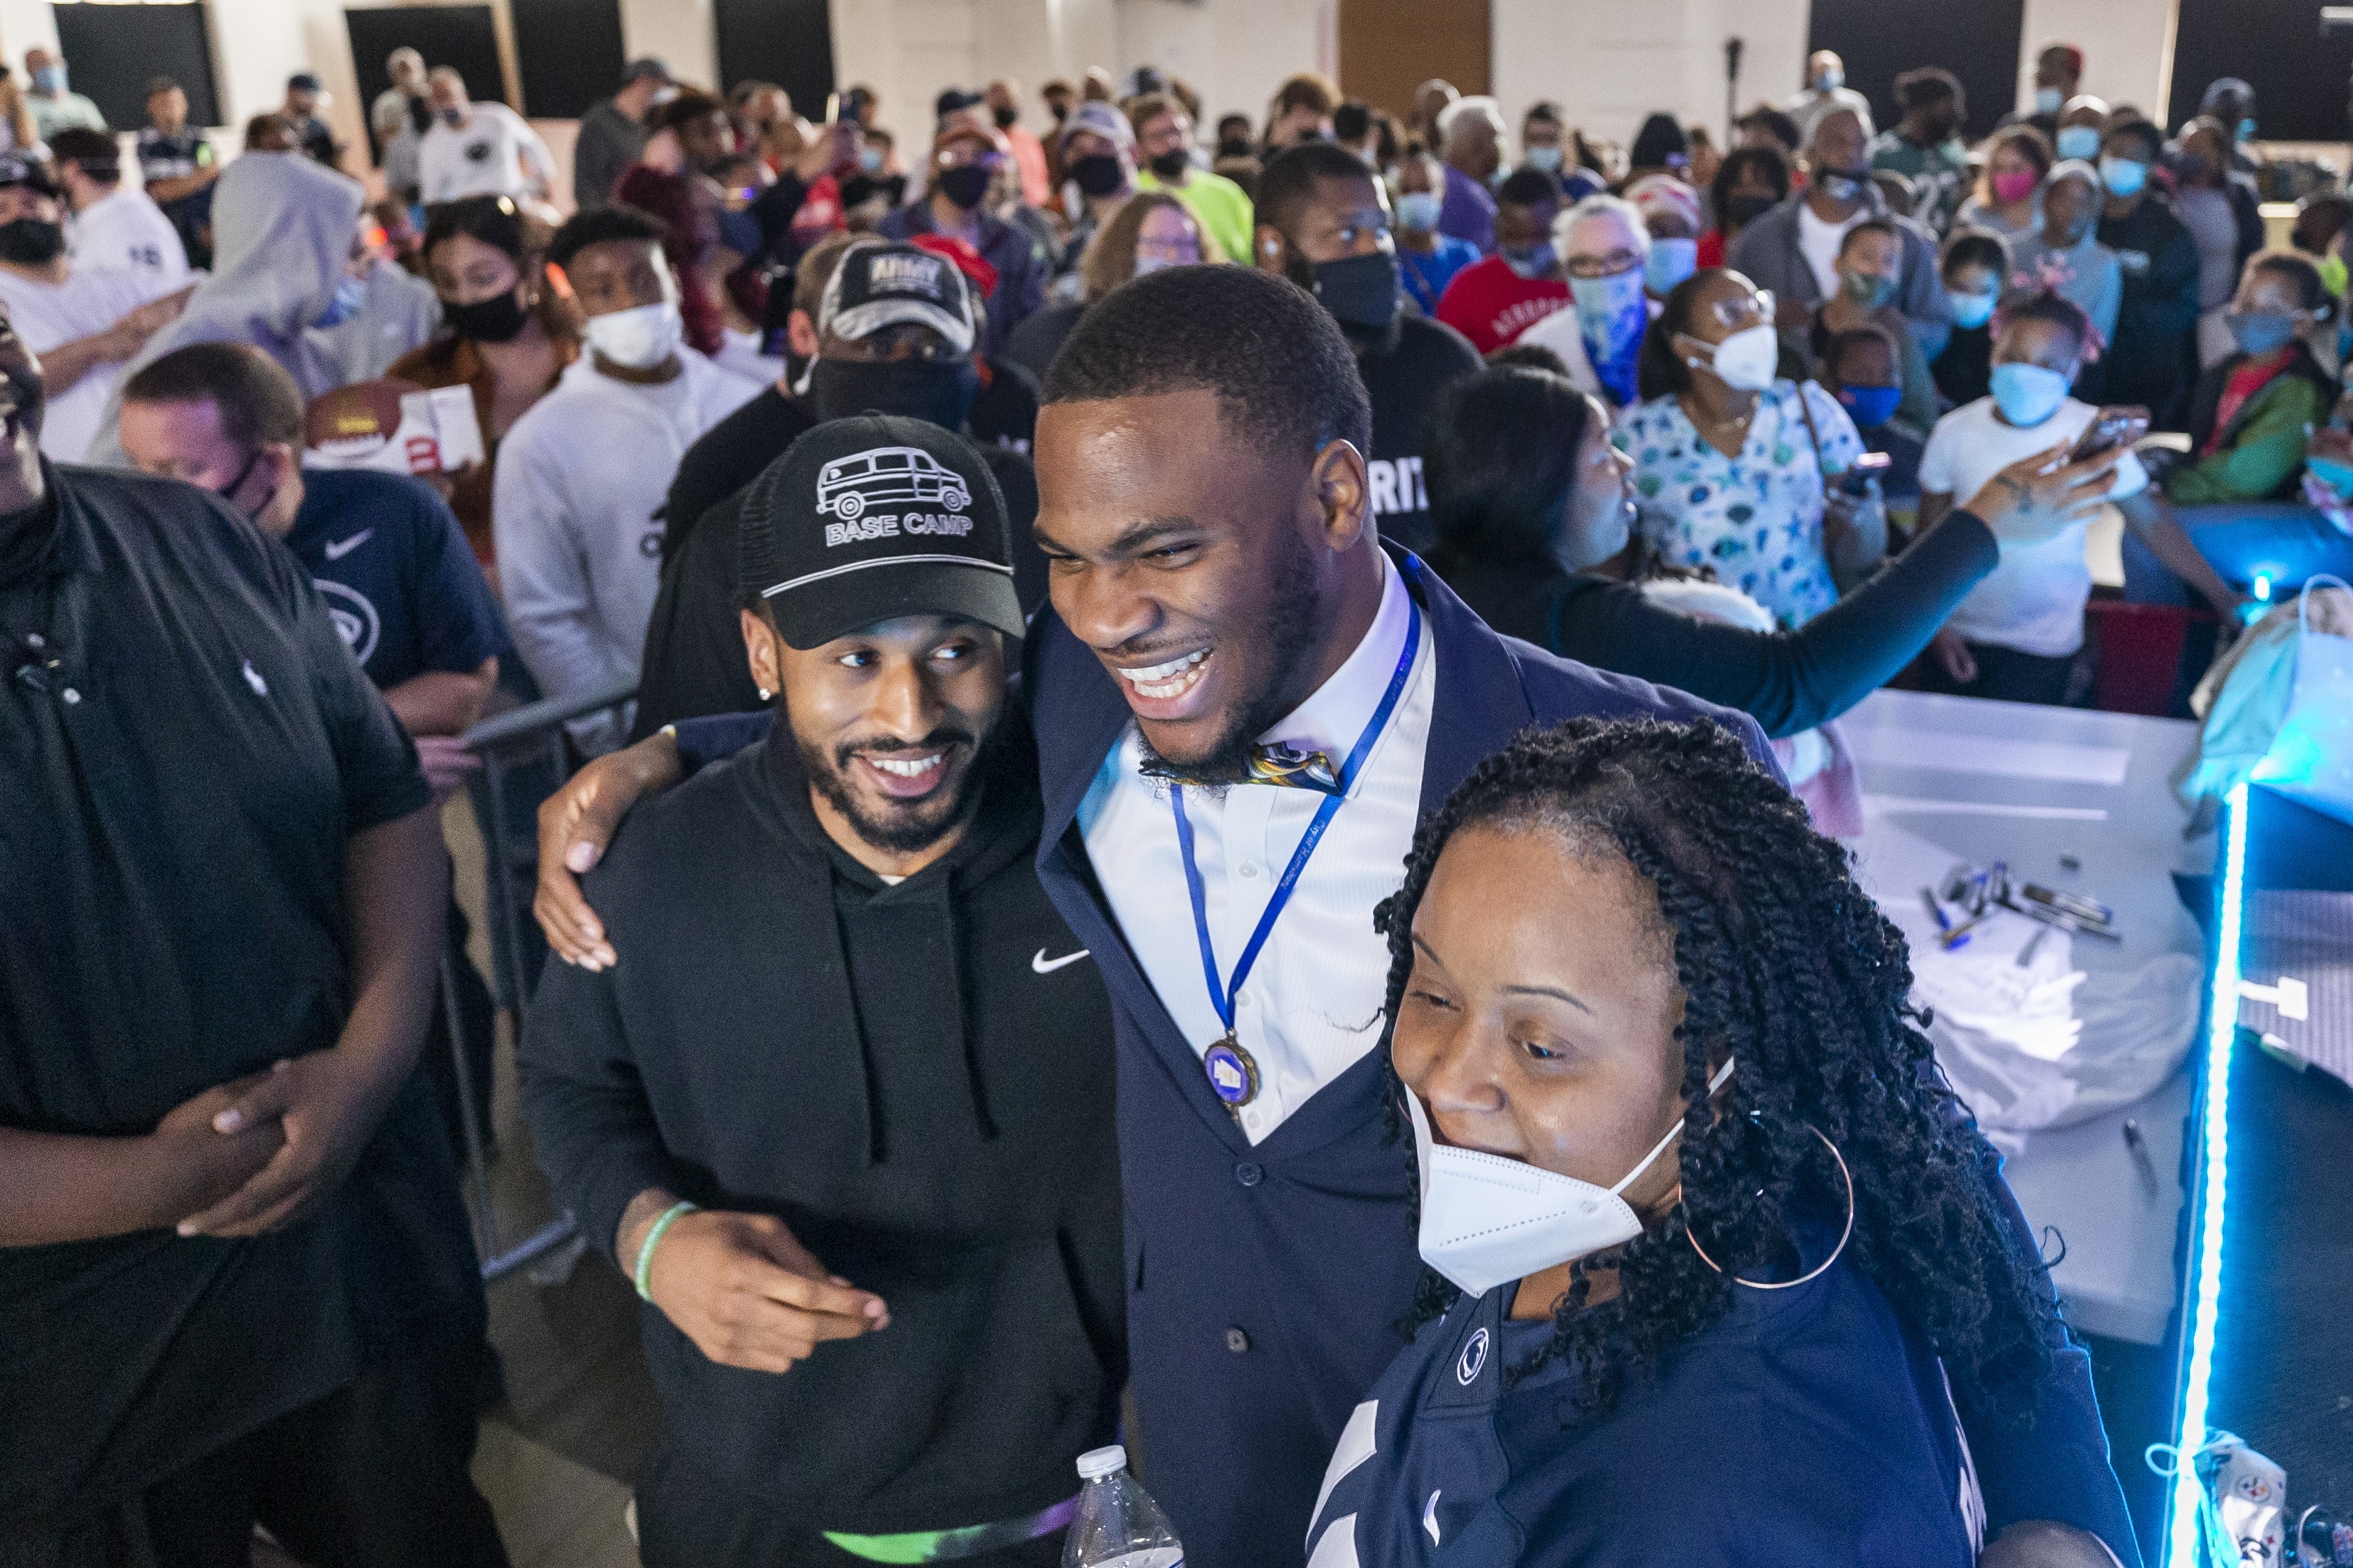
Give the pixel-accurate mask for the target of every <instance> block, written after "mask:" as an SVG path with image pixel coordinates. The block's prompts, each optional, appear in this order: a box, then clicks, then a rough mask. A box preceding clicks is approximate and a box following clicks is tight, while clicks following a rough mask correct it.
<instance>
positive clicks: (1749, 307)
mask: <svg viewBox="0 0 2353 1568" xmlns="http://www.w3.org/2000/svg"><path fill="white" fill-rule="evenodd" d="M1708 309H1709V310H1712V311H1714V312H1715V319H1716V321H1717V323H1718V324H1719V325H1721V326H1722V327H1724V328H1725V330H1726V331H1735V332H1736V331H1740V330H1742V329H1743V328H1745V327H1753V326H1756V325H1757V324H1758V323H1760V322H1762V323H1763V324H1765V325H1767V326H1770V325H1771V324H1772V321H1773V290H1771V289H1758V290H1757V292H1756V293H1754V294H1751V295H1749V296H1748V297H1746V299H1741V300H1717V301H1715V303H1714V304H1712V305H1710V306H1709V307H1708Z"/></svg>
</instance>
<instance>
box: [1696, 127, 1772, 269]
mask: <svg viewBox="0 0 2353 1568" xmlns="http://www.w3.org/2000/svg"><path fill="white" fill-rule="evenodd" d="M1792 183H1793V182H1792V177H1791V172H1790V168H1789V157H1788V153H1784V152H1782V151H1781V149H1780V148H1779V147H1778V146H1763V147H1735V148H1734V149H1733V150H1732V151H1731V152H1729V153H1725V155H1724V162H1723V163H1720V164H1718V165H1717V167H1716V171H1715V179H1714V180H1712V181H1710V182H1709V183H1708V195H1709V198H1710V199H1709V204H1708V210H1709V211H1711V212H1713V213H1714V214H1715V227H1714V228H1712V229H1710V230H1709V231H1708V232H1707V233H1705V234H1704V235H1701V236H1700V237H1699V255H1698V258H1697V260H1698V263H1699V265H1700V266H1701V267H1703V268H1707V267H1721V266H1723V265H1724V254H1725V251H1726V250H1728V249H1730V248H1731V247H1732V244H1733V242H1734V241H1735V240H1736V239H1738V238H1739V237H1740V232H1741V230H1743V229H1745V228H1746V227H1747V226H1749V225H1750V224H1752V223H1755V222H1756V221H1757V219H1758V218H1760V217H1763V216H1765V215H1766V214H1767V213H1768V212H1771V211H1772V210H1773V209H1774V208H1775V207H1777V206H1779V205H1781V204H1782V203H1783V202H1785V201H1787V200H1788V199H1789V186H1790V184H1792Z"/></svg>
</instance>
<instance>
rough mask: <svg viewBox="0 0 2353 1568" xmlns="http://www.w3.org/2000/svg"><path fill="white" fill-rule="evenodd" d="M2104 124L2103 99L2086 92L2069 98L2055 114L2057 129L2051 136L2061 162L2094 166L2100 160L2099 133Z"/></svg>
mask: <svg viewBox="0 0 2353 1568" xmlns="http://www.w3.org/2000/svg"><path fill="white" fill-rule="evenodd" d="M2107 123H2108V103H2107V100H2105V99H2102V98H2094V97H2092V96H2091V95H2090V94H2089V93H2085V94H2084V95H2082V96H2081V97H2077V98H2071V99H2069V100H2067V104H2066V107H2065V108H2063V109H2062V110H2060V111H2059V129H2058V130H2057V131H2056V132H2053V133H2052V138H2051V144H2052V146H2053V147H2054V148H2056V149H2057V150H2058V153H2059V156H2060V158H2061V159H2062V160H2063V161H2067V160H2073V161H2074V162H2077V163H2091V164H2094V165H2097V164H2098V163H2099V161H2100V133H2101V132H2103V131H2104V130H2105V129H2106V127H2107Z"/></svg>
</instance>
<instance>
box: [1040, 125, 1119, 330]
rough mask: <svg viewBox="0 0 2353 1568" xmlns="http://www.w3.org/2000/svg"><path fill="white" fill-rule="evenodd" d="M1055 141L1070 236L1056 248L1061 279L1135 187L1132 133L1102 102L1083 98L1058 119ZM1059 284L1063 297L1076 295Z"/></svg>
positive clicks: (1073, 269)
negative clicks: (1057, 139) (1058, 147)
mask: <svg viewBox="0 0 2353 1568" xmlns="http://www.w3.org/2000/svg"><path fill="white" fill-rule="evenodd" d="M1060 145H1061V149H1062V175H1063V184H1062V190H1061V198H1062V212H1063V215H1064V216H1067V217H1068V218H1069V219H1070V220H1071V236H1070V239H1069V242H1068V243H1067V244H1065V245H1064V246H1063V247H1062V265H1061V272H1062V274H1063V276H1064V278H1065V279H1068V278H1069V277H1070V276H1071V274H1074V273H1075V272H1076V271H1077V270H1078V266H1079V258H1081V257H1082V256H1084V255H1085V254H1086V249H1087V242H1088V241H1089V240H1092V238H1094V237H1095V236H1096V235H1097V234H1099V233H1101V232H1102V230H1103V225H1105V224H1107V223H1109V222H1110V221H1111V220H1112V215H1113V214H1114V213H1116V212H1118V211H1119V208H1120V204H1121V203H1123V202H1124V201H1126V200H1127V198H1128V197H1129V196H1130V195H1133V194H1134V190H1135V132H1134V130H1133V128H1131V127H1130V126H1129V124H1128V122H1127V116H1126V115H1124V114H1123V113H1121V112H1120V111H1119V110H1116V109H1114V108H1113V107H1112V106H1111V105H1110V104H1108V103H1100V102H1093V101H1089V102H1086V103H1082V104H1081V105H1079V107H1078V108H1077V109H1076V110H1073V111H1072V113H1071V117H1070V119H1068V120H1066V121H1063V122H1062V129H1061V132H1060ZM1062 287H1063V288H1064V289H1068V290H1070V292H1069V294H1068V296H1067V297H1069V298H1076V285H1075V284H1071V283H1068V282H1065V283H1064V284H1063V285H1062ZM1057 297H1058V298H1061V297H1064V296H1062V295H1060V294H1058V296H1057Z"/></svg>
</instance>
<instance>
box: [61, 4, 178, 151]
mask: <svg viewBox="0 0 2353 1568" xmlns="http://www.w3.org/2000/svg"><path fill="white" fill-rule="evenodd" d="M49 12H50V15H51V16H55V17H56V18H57V24H58V52H59V53H60V54H62V55H63V56H64V57H65V61H66V69H67V71H68V72H69V74H70V75H71V77H72V79H73V89H74V90H75V91H76V92H79V93H83V94H86V95H87V96H88V97H89V98H90V101H92V102H93V103H95V104H97V105H98V109H99V112H100V113H101V114H103V115H105V116H106V122H107V124H109V125H111V126H112V127H113V128H114V129H115V130H117V131H136V130H138V129H139V128H140V127H141V126H142V125H144V124H146V123H147V84H148V83H149V82H150V81H153V79H155V78H157V77H159V76H168V77H170V78H171V79H173V80H174V81H176V82H178V83H179V84H180V86H181V87H182V88H183V89H185V90H186V92H187V95H188V123H189V124H191V125H217V124H219V123H220V118H221V110H220V95H219V94H218V93H217V92H216V91H215V90H214V87H213V48H212V40H211V37H210V36H209V34H208V32H207V30H206V26H205V6H204V4H203V0H180V3H178V4H172V5H89V4H80V5H52V6H50V7H49Z"/></svg>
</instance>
